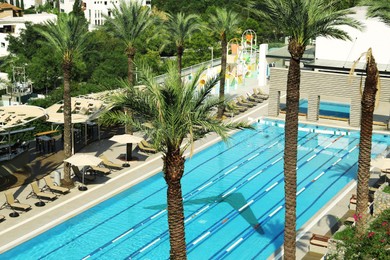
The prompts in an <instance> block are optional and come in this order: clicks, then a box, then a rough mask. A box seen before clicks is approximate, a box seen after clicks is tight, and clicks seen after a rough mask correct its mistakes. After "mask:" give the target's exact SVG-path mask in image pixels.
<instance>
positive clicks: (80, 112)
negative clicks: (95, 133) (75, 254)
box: [46, 92, 112, 149]
mask: <svg viewBox="0 0 390 260" xmlns="http://www.w3.org/2000/svg"><path fill="white" fill-rule="evenodd" d="M111 94H112V93H111V92H101V93H96V94H90V95H84V96H79V97H72V99H71V111H72V132H73V125H74V124H84V126H85V137H84V140H85V141H84V143H85V144H87V130H86V129H87V124H88V123H89V122H92V121H94V120H96V119H98V118H99V116H100V115H101V114H102V113H103V112H104V111H105V110H106V109H108V108H109V107H110V106H109V103H108V102H106V101H105V100H106V98H107V97H109V96H110V95H111ZM46 111H47V115H48V119H47V122H51V123H53V124H63V123H64V113H63V103H62V101H61V102H60V103H57V104H54V105H52V106H51V107H49V108H47V109H46ZM72 140H74V138H72ZM72 148H73V149H74V144H73V145H72Z"/></svg>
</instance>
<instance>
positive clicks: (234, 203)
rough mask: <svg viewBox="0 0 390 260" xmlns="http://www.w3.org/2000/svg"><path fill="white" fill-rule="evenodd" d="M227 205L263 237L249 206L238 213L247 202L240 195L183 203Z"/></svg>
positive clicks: (185, 203) (164, 207)
mask: <svg viewBox="0 0 390 260" xmlns="http://www.w3.org/2000/svg"><path fill="white" fill-rule="evenodd" d="M223 202H224V203H228V204H229V205H230V206H231V207H232V209H234V210H235V211H236V212H238V214H239V215H240V216H241V217H242V218H243V219H244V220H245V221H246V222H248V224H249V225H250V226H252V227H253V228H254V229H255V230H256V232H257V233H259V234H261V235H263V234H264V230H263V229H262V227H261V226H260V223H259V222H258V220H257V218H256V216H255V214H254V212H253V211H252V209H251V207H250V206H247V207H246V208H245V209H243V210H241V211H239V210H240V209H241V208H242V207H243V206H245V205H246V204H247V203H248V201H247V200H246V199H245V197H244V196H243V195H242V193H231V194H229V196H226V197H225V198H223V197H222V196H210V197H205V198H201V199H193V200H188V201H185V202H184V207H185V205H207V204H214V203H223ZM145 208H147V209H154V210H163V209H166V208H167V205H166V204H160V205H153V206H148V207H145ZM226 221H229V220H228V219H224V220H222V222H226Z"/></svg>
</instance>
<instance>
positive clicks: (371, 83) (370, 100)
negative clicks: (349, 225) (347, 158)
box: [356, 48, 379, 237]
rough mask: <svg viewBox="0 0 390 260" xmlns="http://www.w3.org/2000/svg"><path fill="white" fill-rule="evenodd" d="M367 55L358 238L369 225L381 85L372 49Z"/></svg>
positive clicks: (359, 162) (360, 152) (359, 177)
mask: <svg viewBox="0 0 390 260" xmlns="http://www.w3.org/2000/svg"><path fill="white" fill-rule="evenodd" d="M365 55H366V61H367V65H366V75H367V76H366V81H365V83H364V90H363V96H362V102H361V104H362V107H361V111H362V112H361V119H360V143H359V161H358V174H357V176H358V185H357V191H356V194H357V201H356V215H357V216H359V220H358V221H356V231H357V232H356V236H357V237H360V236H362V235H363V234H364V232H365V228H366V224H367V217H368V214H367V204H368V202H369V184H368V181H369V180H370V163H371V143H372V122H373V115H374V109H375V97H376V92H377V90H378V89H377V86H378V83H379V71H378V68H377V65H376V63H375V59H374V56H373V55H372V50H371V48H370V49H369V50H368V51H367V53H366V54H365Z"/></svg>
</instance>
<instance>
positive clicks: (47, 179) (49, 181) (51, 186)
mask: <svg viewBox="0 0 390 260" xmlns="http://www.w3.org/2000/svg"><path fill="white" fill-rule="evenodd" d="M43 179H44V180H45V183H46V185H45V186H43V188H42V190H46V189H48V190H50V191H51V192H56V193H61V194H66V193H68V192H70V190H69V189H68V188H65V187H61V186H58V185H56V184H55V183H54V182H53V180H52V179H51V177H50V176H49V175H47V176H45V177H43Z"/></svg>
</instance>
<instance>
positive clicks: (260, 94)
mask: <svg viewBox="0 0 390 260" xmlns="http://www.w3.org/2000/svg"><path fill="white" fill-rule="evenodd" d="M253 94H254V95H255V96H256V97H259V98H263V99H268V98H269V95H268V94H265V93H264V92H263V91H262V90H261V88H254V89H253Z"/></svg>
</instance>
